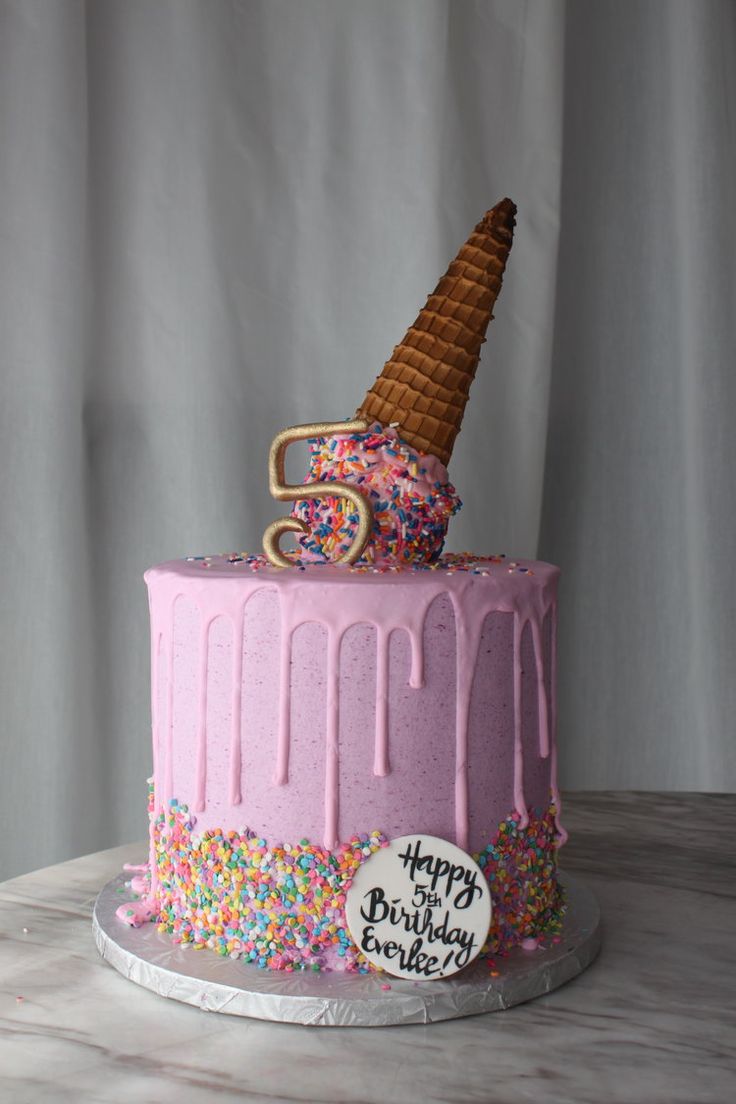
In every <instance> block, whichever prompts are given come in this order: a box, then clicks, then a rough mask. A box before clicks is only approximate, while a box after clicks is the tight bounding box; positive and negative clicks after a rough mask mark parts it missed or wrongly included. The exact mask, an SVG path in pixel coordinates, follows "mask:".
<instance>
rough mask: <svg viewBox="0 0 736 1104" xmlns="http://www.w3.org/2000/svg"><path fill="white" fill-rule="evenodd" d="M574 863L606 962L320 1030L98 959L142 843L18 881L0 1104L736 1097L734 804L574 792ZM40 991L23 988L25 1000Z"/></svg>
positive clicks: (569, 818)
mask: <svg viewBox="0 0 736 1104" xmlns="http://www.w3.org/2000/svg"><path fill="white" fill-rule="evenodd" d="M564 819H565V823H566V825H567V826H568V829H569V831H570V837H571V838H570V842H569V843H568V845H567V846H566V847H565V850H564V852H563V853H562V862H561V865H562V867H563V869H567V870H569V871H571V872H575V873H576V874H578V875H579V876H581V877H582V878H584V880H585V881H586V883H587V884H588V885H589V886H590V887H591V888H592V889H594V890H595V892H596V893H597V895H598V898H599V900H600V904H601V908H602V913H603V918H604V933H603V949H602V951H601V954H600V957H599V958H598V960H597V961H596V962H595V963H594V964H593V965H592V966H591V967H590V969H588V970H587V971H586V973H584V974H582V975H581V976H580V977H578V978H576V979H575V980H573V981H571V982H570V983H568V984H567V985H566V986H564V987H563V988H561V989H559V990H557V991H556V992H554V993H551V994H549V995H547V996H545V997H541V998H539V999H537V1000H535V1001H532V1002H530V1003H528V1004H525V1005H520V1006H518V1007H516V1008H512V1009H510V1010H509V1011H506V1012H496V1013H492V1014H487V1015H483V1016H476V1017H473V1018H470V1019H465V1020H451V1021H447V1022H444V1023H438V1024H431V1025H427V1026H425V1025H411V1026H404V1027H386V1028H310V1027H301V1026H297V1025H288V1024H277V1023H267V1022H260V1021H256V1020H246V1019H239V1018H236V1017H232V1016H223V1015H218V1014H216V1013H209V1012H202V1011H200V1010H199V1009H196V1008H193V1007H190V1006H188V1005H184V1004H179V1003H177V1002H174V1001H167V1000H165V999H164V998H162V997H159V996H156V995H155V994H153V993H150V992H148V991H147V990H144V989H141V988H139V987H138V986H136V985H134V984H132V983H131V982H129V981H126V980H125V979H124V978H123V977H122V976H121V975H119V974H117V973H116V972H115V971H114V970H113V969H112V968H111V967H110V966H108V965H107V964H106V963H105V962H103V961H102V959H100V958H99V956H98V954H97V951H96V949H95V944H94V941H93V938H92V929H91V923H90V916H91V911H92V905H93V902H94V898H95V896H96V894H97V891H98V890H99V889H100V888H101V886H102V885H104V884H105V883H106V882H107V881H108V880H109V879H110V878H112V877H113V876H114V875H115V874H116V873H118V872H119V870H120V867H121V865H122V863H123V862H126V861H135V860H140V859H142V858H143V854H144V850H145V849H144V846H143V845H142V844H135V845H133V844H131V845H128V846H125V847H119V848H116V849H114V850H111V851H103V852H100V853H99V854H96V855H88V856H86V857H84V858H81V859H75V860H73V861H71V862H67V863H61V864H59V865H58V866H53V867H49V868H48V869H46V870H40V871H37V872H36V873H33V874H27V875H25V876H23V877H20V878H14V879H13V880H12V881H7V882H4V883H2V884H0V1101H2V1102H3V1104H5V1102H6V1101H7V1102H9V1104H10V1102H12V1104H30V1102H35V1101H44V1102H56V1101H74V1102H75V1104H76V1102H81V1101H83V1102H87V1101H93V1102H95V1104H108V1102H110V1104H120V1102H122V1101H126V1102H127V1101H136V1102H141V1104H145V1102H149V1101H150V1102H152V1104H153V1102H155V1104H159V1102H161V1104H163V1102H166V1101H178V1102H182V1104H189V1102H191V1104H199V1102H202V1104H204V1102H207V1104H215V1102H226V1101H240V1100H246V1101H268V1102H269V1104H277V1102H279V1101H305V1102H318V1101H319V1102H322V1101H324V1102H341V1104H369V1102H374V1101H380V1102H391V1101H396V1102H397V1104H404V1102H407V1104H411V1102H414V1101H417V1102H420V1101H421V1102H422V1104H424V1102H435V1101H436V1102H438V1104H440V1102H441V1104H453V1102H455V1101H481V1102H483V1104H495V1102H498V1104H512V1102H513V1104H521V1102H523V1101H534V1102H535V1104H540V1102H544V1104H555V1102H557V1101H559V1102H564V1104H577V1102H579V1101H580V1102H582V1101H585V1102H588V1101H590V1102H591V1104H608V1102H612V1104H613V1102H618V1101H627V1102H628V1101H630V1102H632V1104H634V1102H635V1104H650V1102H651V1104H700V1102H702V1104H705V1102H713V1104H716V1102H717V1104H725V1102H726V1101H729V1100H732V1099H733V1098H734V1092H735V1091H736V1030H734V1029H735V1028H736V1000H735V999H734V996H735V992H736V987H735V984H734V983H735V981H736V972H735V970H734V966H735V965H736V938H735V937H736V879H735V877H734V863H733V840H734V838H735V837H736V795H705V794H699V795H692V794H689V795H688V794H668V795H664V794H615V793H597V794H580V793H576V794H570V795H568V798H567V801H566V804H565V817H564ZM21 998H22V999H21Z"/></svg>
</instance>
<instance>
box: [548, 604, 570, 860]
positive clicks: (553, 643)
mask: <svg viewBox="0 0 736 1104" xmlns="http://www.w3.org/2000/svg"><path fill="white" fill-rule="evenodd" d="M549 653H550V654H549V668H550V686H551V688H552V692H551V699H552V700H551V703H550V705H551V709H550V712H551V714H552V719H551V726H550V727H551V729H552V733H551V735H552V741H551V742H552V751H551V754H550V771H549V779H550V781H549V787H550V791H551V793H552V801H553V802H554V806H555V810H556V812H555V827H556V829H557V845H558V847H562V845H563V844H564V843H567V832H566V830H565V828H564V827H563V824H562V821H561V820H560V813H561V811H562V799H561V797H560V790H559V785H558V782H557V618H556V617H553V618H552V624H551V626H550V648H549Z"/></svg>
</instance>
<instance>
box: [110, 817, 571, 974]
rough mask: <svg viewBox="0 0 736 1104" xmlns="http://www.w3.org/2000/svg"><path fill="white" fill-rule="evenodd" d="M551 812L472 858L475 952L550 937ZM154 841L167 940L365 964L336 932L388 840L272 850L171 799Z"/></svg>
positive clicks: (340, 964) (161, 925) (554, 887)
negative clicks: (480, 892)
mask: <svg viewBox="0 0 736 1104" xmlns="http://www.w3.org/2000/svg"><path fill="white" fill-rule="evenodd" d="M555 815H556V811H555V808H554V805H551V806H550V807H549V809H548V810H547V811H546V812H545V813H544V814H543V813H542V812H541V810H535V811H533V812H532V813H531V815H530V819H529V824H528V826H527V827H526V828H524V829H520V828H519V820H520V818H519V816H518V814H515V813H512V814H511V815H510V816H508V817H507V818H506V820H504V821H503V822H502V823H501V825H500V826H499V830H498V832H497V833H496V836H495V838H494V839H493V841H492V842H491V843H489V844H488V845H487V846H486V847H485V848H484V849H483V850H482V851H481V852H479V853H478V854H475V855H474V856H473V857H474V858H475V860H476V862H478V864H479V865H480V867H481V868H482V869H483V871H484V873H485V875H486V877H487V878H488V882H489V885H490V889H491V896H492V899H493V922H492V925H491V929H490V932H489V936H488V941H487V943H486V946H485V947H484V953H485V954H486V955H488V954H501V955H503V954H506V953H508V951H509V950H510V949H511V947H513V946H516V945H517V944H519V943H521V942H522V941H524V940H529V939H539V938H540V937H542V936H550V937H556V935H557V933H558V932H559V931H560V928H561V921H562V916H563V913H564V908H565V906H564V898H563V892H562V889H561V887H560V886H559V885H558V883H557V879H556V869H557V862H556V854H557V844H558V836H557V829H556V825H555ZM153 834H154V846H155V850H156V867H157V876H158V883H159V884H158V890H157V894H158V911H157V912H156V913H155V915H154V916H153V917H152V919H153V920H154V921H157V922H158V929H159V931H161V932H167V933H168V934H170V935H171V936H172V937H173V939H174V942H175V943H181V944H185V945H186V944H189V945H191V946H193V947H194V948H195V949H202V948H204V947H208V948H210V949H211V950H214V951H216V952H217V953H218V954H220V955H229V956H230V957H231V958H236V959H237V958H240V959H243V960H244V961H246V962H250V963H253V964H255V965H256V966H259V967H262V968H269V969H272V970H287V971H293V970H314V971H319V970H325V969H335V968H337V969H341V970H346V971H348V972H353V973H368V972H370V971H372V970H373V969H374V967H373V966H371V965H370V964H369V963H368V962H367V961H366V959H365V958H364V956H363V955H362V954H361V953H360V951H359V950H358V948H357V947H356V946H355V944H354V943H353V941H352V939H351V937H350V934H349V932H348V930H347V926H346V920H345V899H346V893H347V891H348V889H349V888H350V886H351V884H352V879H353V877H354V875H355V873H356V871H357V870H358V868H359V867H360V865H361V864H362V863H364V862H365V861H366V859H368V858H370V856H371V855H372V854H374V853H375V852H376V851H378V850H379V849H380V848H381V847H385V846H386V845H387V842H388V841H387V839H386V837H385V836H384V835H382V833H381V832H379V831H373V832H371V833H370V834H362V835H356V836H353V837H352V838H351V839H350V840H349V841H347V842H346V843H343V844H341V845H340V846H339V847H338V848H337V849H336V850H335V851H327V850H325V849H324V848H321V847H315V846H314V845H312V844H310V842H309V841H308V840H306V839H302V840H300V841H299V842H298V843H297V844H290V843H284V844H279V845H276V846H273V845H271V844H269V843H268V842H267V841H266V840H265V839H263V838H261V837H260V836H258V835H257V834H254V833H252V832H249V831H247V830H244V831H242V832H234V831H228V832H223V831H221V830H213V831H206V832H202V833H200V834H197V833H196V832H195V831H194V825H193V822H192V819H191V818H190V816H189V810H188V808H187V806H186V805H181V804H179V802H178V801H177V800H176V799H173V800H172V801H171V804H170V808H169V811H168V813H167V815H166V816H165V815H164V813H163V811H161V812H159V814H158V816H157V817H156V818H155V820H154V824H153ZM134 920H136V917H135V916H134V915H133V913H132V912H131V914H130V917H129V918H128V922H129V923H133V922H134ZM489 966H490V967H491V968H494V967H495V963H494V962H493V960H489Z"/></svg>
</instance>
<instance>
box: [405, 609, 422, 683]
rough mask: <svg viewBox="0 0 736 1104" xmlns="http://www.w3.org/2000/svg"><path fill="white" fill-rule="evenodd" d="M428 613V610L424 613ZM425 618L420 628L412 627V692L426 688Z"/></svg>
mask: <svg viewBox="0 0 736 1104" xmlns="http://www.w3.org/2000/svg"><path fill="white" fill-rule="evenodd" d="M424 612H425V613H426V610H425V611H424ZM423 628H424V617H422V623H421V624H420V625H419V626H418V627H410V628H409V630H408V632H409V639H410V641H411V670H410V672H409V686H411V688H412V690H421V689H422V688H423V686H424V645H423V641H422V629H423Z"/></svg>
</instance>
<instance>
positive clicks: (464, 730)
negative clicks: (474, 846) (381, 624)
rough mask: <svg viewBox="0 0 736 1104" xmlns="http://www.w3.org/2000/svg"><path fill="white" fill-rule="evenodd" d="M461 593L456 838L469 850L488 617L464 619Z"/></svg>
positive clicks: (457, 601)
mask: <svg viewBox="0 0 736 1104" xmlns="http://www.w3.org/2000/svg"><path fill="white" fill-rule="evenodd" d="M462 593H463V592H462V591H460V592H459V593H457V594H455V593H453V594H452V595H451V599H452V605H453V609H454V611H455V685H456V690H455V838H456V842H457V845H458V847H462V848H463V850H467V848H468V833H469V830H470V809H469V795H468V719H469V712H470V695H471V692H472V689H473V676H474V675H475V661H476V656H477V654H478V645H479V644H480V635H481V631H482V629H483V621H484V620H485V618H484V617H483V618H481V617H478V616H471V617H464V616H463V604H462Z"/></svg>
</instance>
